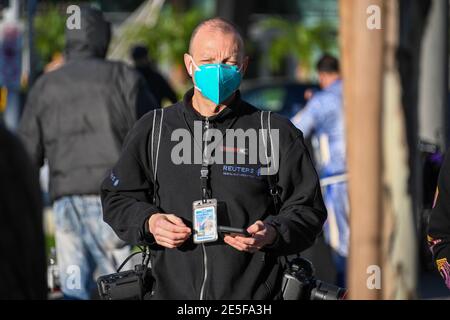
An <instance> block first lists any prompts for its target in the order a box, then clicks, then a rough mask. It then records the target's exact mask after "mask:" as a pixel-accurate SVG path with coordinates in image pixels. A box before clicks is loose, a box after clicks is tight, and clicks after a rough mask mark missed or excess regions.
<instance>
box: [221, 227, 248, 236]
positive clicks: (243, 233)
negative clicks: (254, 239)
mask: <svg viewBox="0 0 450 320" xmlns="http://www.w3.org/2000/svg"><path fill="white" fill-rule="evenodd" d="M218 229H219V232H220V233H223V234H230V235H240V236H244V237H251V234H250V233H248V232H247V230H245V229H242V228H232V227H225V226H219V228H218Z"/></svg>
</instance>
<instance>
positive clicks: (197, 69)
mask: <svg viewBox="0 0 450 320" xmlns="http://www.w3.org/2000/svg"><path fill="white" fill-rule="evenodd" d="M190 57H191V62H192V64H191V68H190V69H191V70H189V71H190V73H191V74H190V76H191V77H192V78H194V74H195V72H193V71H192V65H194V67H195V71H199V70H200V68H199V67H198V66H197V64H196V63H195V61H194V58H192V56H190ZM194 87H195V89H197V90H198V91H199V92H202V90H201V89H200V88H199V87H197V86H196V85H195V84H194Z"/></svg>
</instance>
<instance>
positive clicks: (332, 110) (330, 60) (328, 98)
mask: <svg viewBox="0 0 450 320" xmlns="http://www.w3.org/2000/svg"><path fill="white" fill-rule="evenodd" d="M317 71H318V74H319V84H320V87H321V89H322V90H321V91H318V92H315V93H313V94H312V96H311V98H310V100H309V101H308V103H307V105H306V106H305V107H304V108H303V109H302V110H301V111H300V112H298V113H297V114H296V115H295V116H294V117H293V118H292V119H291V121H292V122H293V124H294V125H295V126H296V127H297V128H299V129H300V130H301V131H302V132H303V134H304V136H305V137H308V136H311V138H312V145H313V149H314V155H315V160H316V169H317V171H318V173H319V177H320V181H321V187H322V193H323V196H324V200H325V205H326V207H327V210H328V220H327V223H326V224H325V226H324V233H325V240H326V241H327V243H328V244H329V245H330V246H331V247H332V249H333V256H334V260H335V262H336V269H337V274H338V280H337V283H338V284H339V285H344V283H345V268H346V257H347V256H348V242H349V225H348V214H349V204H348V192H347V174H346V171H347V168H346V167H347V164H346V152H345V150H346V148H345V128H344V110H343V104H342V80H341V77H340V71H339V61H338V60H337V59H336V58H335V57H333V56H330V55H324V56H323V57H322V58H321V59H320V60H319V62H318V63H317Z"/></svg>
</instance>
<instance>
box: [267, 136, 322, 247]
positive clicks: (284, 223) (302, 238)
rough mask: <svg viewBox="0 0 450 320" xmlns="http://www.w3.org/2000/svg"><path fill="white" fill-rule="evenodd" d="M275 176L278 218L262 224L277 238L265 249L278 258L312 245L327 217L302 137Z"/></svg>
mask: <svg viewBox="0 0 450 320" xmlns="http://www.w3.org/2000/svg"><path fill="white" fill-rule="evenodd" d="M278 177H279V178H278V179H279V181H278V186H279V187H280V189H281V201H282V207H281V210H280V212H279V214H278V215H275V216H273V215H271V216H269V217H268V218H267V219H266V221H265V222H267V223H269V224H271V225H272V226H274V227H275V229H276V230H277V233H278V235H277V239H276V240H275V242H274V243H273V244H272V245H270V246H268V247H266V250H267V251H272V252H276V253H277V254H281V255H291V254H295V253H300V252H301V251H303V250H305V249H307V248H308V247H310V246H311V245H312V244H313V243H314V241H315V239H316V237H317V235H318V234H320V232H321V231H322V226H323V223H324V222H325V220H326V217H327V212H326V208H325V205H324V203H323V200H322V194H321V191H320V183H319V178H318V176H317V173H316V170H315V169H314V166H313V164H312V161H311V158H310V156H309V153H308V151H307V149H306V147H305V144H304V141H303V136H302V135H300V136H299V137H298V138H297V139H295V140H294V141H293V142H292V144H291V146H290V147H289V148H288V151H287V153H286V156H285V157H282V158H281V161H280V166H279V172H278Z"/></svg>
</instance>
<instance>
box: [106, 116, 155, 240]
mask: <svg viewBox="0 0 450 320" xmlns="http://www.w3.org/2000/svg"><path fill="white" fill-rule="evenodd" d="M151 119H153V113H149V114H148V115H146V116H145V117H143V118H142V119H141V120H140V121H138V122H137V123H136V125H135V126H134V128H133V129H132V130H131V131H130V133H129V134H128V136H127V138H126V140H125V144H124V147H123V150H122V154H121V156H120V158H119V161H118V162H117V164H116V165H115V166H114V168H113V169H112V170H111V172H110V174H109V176H108V177H106V179H105V180H104V181H103V184H102V188H101V197H102V205H103V219H104V221H105V222H107V223H108V224H109V225H110V226H111V227H112V228H113V230H114V231H115V232H116V233H117V235H118V236H119V237H120V238H121V239H122V240H124V241H125V242H128V243H130V244H152V243H153V242H154V239H153V238H152V237H151V236H150V234H148V233H146V232H145V225H146V222H147V220H148V219H149V218H150V216H151V215H152V214H154V213H157V212H161V211H160V209H158V208H157V207H156V206H155V205H153V204H152V194H153V182H152V181H153V180H152V179H153V178H152V177H151V176H148V175H147V174H146V172H148V173H150V172H152V169H151V167H150V163H149V159H150V157H149V155H148V154H149V152H150V151H149V150H148V139H149V138H150V137H149V135H150V133H151V128H149V126H151V124H152V121H151ZM149 120H150V121H149ZM149 130H150V131H149Z"/></svg>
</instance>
